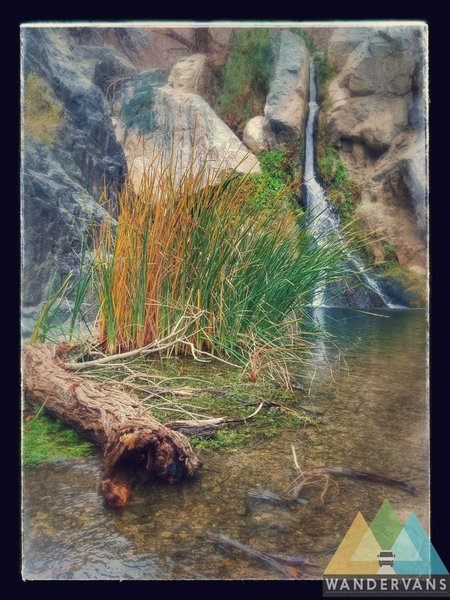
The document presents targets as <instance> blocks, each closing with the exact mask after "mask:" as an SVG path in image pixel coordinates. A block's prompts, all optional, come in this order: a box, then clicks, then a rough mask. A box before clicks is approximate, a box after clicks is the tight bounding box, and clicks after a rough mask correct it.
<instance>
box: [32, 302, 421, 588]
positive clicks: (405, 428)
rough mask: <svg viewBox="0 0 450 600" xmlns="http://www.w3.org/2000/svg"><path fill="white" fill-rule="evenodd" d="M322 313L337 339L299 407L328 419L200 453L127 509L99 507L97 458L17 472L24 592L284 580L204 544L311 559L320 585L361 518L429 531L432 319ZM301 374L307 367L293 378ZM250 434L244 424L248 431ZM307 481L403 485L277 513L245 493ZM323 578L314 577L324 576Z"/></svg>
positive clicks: (360, 488)
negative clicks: (229, 541)
mask: <svg viewBox="0 0 450 600" xmlns="http://www.w3.org/2000/svg"><path fill="white" fill-rule="evenodd" d="M371 312H373V314H367V312H362V311H358V310H352V309H316V311H315V317H316V318H317V319H318V320H319V321H320V322H321V324H322V325H323V326H324V327H325V329H326V330H327V331H328V332H329V333H330V334H331V335H332V336H333V337H332V338H331V340H332V343H327V344H323V345H322V346H320V345H319V346H318V347H317V350H316V352H315V357H314V361H313V363H312V365H311V366H309V367H307V368H306V367H301V368H302V369H304V370H305V369H306V371H304V373H303V375H304V380H305V381H306V382H307V384H306V385H305V389H304V391H302V392H299V403H301V404H302V405H305V404H310V405H311V406H314V407H316V409H317V410H318V412H321V413H323V422H322V423H320V424H318V425H317V426H313V427H311V426H309V427H299V428H298V429H296V430H290V431H287V432H285V433H284V434H280V435H279V436H277V437H275V438H271V439H269V440H263V441H260V442H257V443H253V444H252V445H251V446H250V447H246V448H244V449H240V450H237V451H235V452H224V451H206V450H202V451H201V459H202V461H203V463H204V465H203V467H202V469H201V470H200V472H199V473H198V474H197V475H196V477H195V478H194V479H193V480H190V481H187V482H185V483H183V484H181V485H178V486H175V487H167V486H165V485H163V484H158V483H153V484H150V485H147V486H142V487H140V488H138V489H137V490H136V493H135V495H134V497H133V499H132V500H131V502H130V504H129V505H128V506H127V507H125V508H124V509H120V510H110V509H107V508H105V507H104V505H103V502H102V498H101V495H100V494H99V489H98V486H99V481H100V466H101V457H100V455H91V456H89V457H87V458H86V459H84V460H77V461H61V462H56V463H55V462H53V463H45V464H41V465H40V466H37V467H33V468H27V469H25V470H24V473H23V556H24V558H23V575H24V577H26V578H28V579H282V578H283V577H284V576H283V575H282V574H281V573H279V572H278V571H276V570H274V569H273V567H271V566H270V565H268V564H266V563H264V562H261V561H259V560H257V559H255V558H252V557H250V556H248V555H247V554H245V553H242V552H240V551H238V550H233V549H231V548H227V547H225V546H218V545H215V544H213V543H211V542H210V541H208V538H207V536H206V532H208V531H211V532H215V533H221V534H224V535H226V536H228V537H230V538H233V539H235V540H238V541H239V542H241V543H244V544H247V545H249V546H252V547H253V548H256V549H259V550H262V551H266V552H271V553H274V554H282V555H299V554H301V555H306V556H307V557H308V558H310V560H312V561H314V562H316V563H317V564H318V565H319V566H320V569H319V570H318V571H315V573H316V574H317V573H319V575H318V576H320V573H321V569H322V570H323V569H324V568H325V567H326V565H327V563H328V562H329V560H330V558H331V556H332V555H333V553H334V551H335V549H336V548H337V546H338V545H339V543H340V541H341V540H342V537H343V536H344V534H345V533H346V531H347V529H348V528H349V526H350V525H351V523H352V521H353V519H354V518H355V516H356V514H357V512H358V511H361V512H362V513H363V515H364V517H365V518H366V520H368V521H370V520H371V519H372V518H373V517H374V516H375V514H376V512H377V510H378V508H379V507H380V505H381V503H382V502H383V500H384V499H385V498H387V499H388V500H389V501H390V503H391V504H392V506H393V508H394V509H395V511H396V512H397V514H398V515H399V517H400V518H401V520H402V521H403V522H404V521H406V518H407V517H408V515H409V514H410V513H411V512H413V511H414V512H415V513H416V515H417V516H418V518H419V520H420V521H421V522H422V524H423V526H424V528H425V530H426V531H427V532H428V531H429V422H428V399H427V373H426V331H427V322H426V315H425V313H424V311H421V310H395V311H381V310H380V311H371ZM299 369H300V367H299ZM248 426H249V427H250V426H251V425H250V424H249V425H248ZM292 445H294V446H295V448H296V451H297V456H298V459H299V462H300V466H301V467H302V468H310V467H313V466H321V465H335V466H344V467H350V468H352V469H355V470H360V471H372V472H375V473H378V474H381V475H385V476H387V477H391V478H394V479H401V480H403V481H405V482H407V483H410V484H413V485H415V486H417V487H418V488H419V494H418V495H417V496H413V495H410V494H408V493H407V492H405V491H403V490H401V489H397V488H393V487H391V486H386V485H380V484H378V483H373V482H369V481H361V480H354V479H345V478H339V479H336V484H332V485H331V486H330V488H329V490H328V493H327V495H326V497H325V501H324V503H321V501H320V493H321V489H319V488H313V487H311V488H309V489H305V491H304V492H303V493H302V495H303V497H304V498H305V499H306V500H307V501H308V503H307V504H296V505H293V506H290V507H289V506H283V505H277V504H272V503H268V502H263V501H260V500H256V499H252V498H250V497H249V496H248V492H249V491H253V490H255V489H266V490H271V491H274V492H281V491H283V489H284V488H285V487H286V486H287V485H288V484H289V483H290V482H291V481H292V480H293V478H294V477H295V469H294V465H293V460H292V449H291V447H292ZM316 576H317V575H316Z"/></svg>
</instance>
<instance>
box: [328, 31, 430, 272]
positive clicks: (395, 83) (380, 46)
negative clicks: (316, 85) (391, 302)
mask: <svg viewBox="0 0 450 600" xmlns="http://www.w3.org/2000/svg"><path fill="white" fill-rule="evenodd" d="M425 34H426V33H425V30H424V29H421V28H417V27H415V28H412V27H406V26H405V27H400V28H389V27H385V28H384V29H382V30H377V29H374V28H371V29H370V30H364V29H362V28H357V30H356V31H352V30H351V29H349V28H345V29H339V30H337V31H336V32H335V33H334V34H333V35H332V37H331V38H330V42H329V44H330V45H329V53H330V55H331V56H332V57H333V60H334V61H335V64H338V65H339V64H343V67H342V70H341V72H340V73H339V75H338V76H337V77H336V78H335V79H334V80H333V81H331V83H330V84H329V86H328V89H327V90H326V98H325V100H324V103H323V109H322V111H321V115H320V119H319V130H320V131H319V139H320V140H321V143H322V144H323V145H324V146H333V147H335V148H337V149H338V151H339V156H340V158H341V159H342V160H343V162H344V164H345V166H346V168H347V171H348V173H349V176H350V177H351V178H352V179H353V180H354V181H356V182H358V183H360V184H361V189H362V194H361V202H360V204H359V206H358V208H357V210H356V216H357V217H358V218H359V219H360V223H361V226H362V228H363V230H364V232H365V233H367V234H369V235H371V240H372V242H371V245H372V249H373V252H374V256H375V261H376V262H382V261H383V260H384V258H385V245H387V244H389V245H392V246H395V248H396V250H395V252H396V255H397V258H398V261H399V263H400V264H401V265H405V266H408V267H410V268H412V269H414V270H416V271H417V272H420V273H423V274H424V273H425V272H426V215H427V208H426V205H427V176H426V138H425V129H426V122H425V87H424V81H425V78H424V71H425V48H426V46H425V43H426V42H425V39H424V38H425ZM361 40H362V41H361ZM352 49H353V51H352ZM344 59H345V62H344Z"/></svg>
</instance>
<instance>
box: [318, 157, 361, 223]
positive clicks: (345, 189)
mask: <svg viewBox="0 0 450 600" xmlns="http://www.w3.org/2000/svg"><path fill="white" fill-rule="evenodd" d="M317 167H318V171H319V176H320V177H321V179H322V181H323V183H324V184H325V186H326V187H327V192H328V198H329V199H330V201H331V202H332V203H333V205H334V207H335V209H336V211H337V213H338V214H339V216H340V218H341V219H342V220H343V221H344V222H349V221H351V220H352V218H353V214H354V211H355V208H356V203H357V201H358V199H359V197H360V194H361V190H360V187H359V185H358V184H357V183H355V182H354V181H353V180H352V179H350V178H349V176H348V173H347V169H346V168H345V165H344V163H343V162H342V160H341V159H340V158H339V156H338V152H337V150H336V148H332V147H328V148H325V149H323V148H321V147H320V146H319V152H318V160H317Z"/></svg>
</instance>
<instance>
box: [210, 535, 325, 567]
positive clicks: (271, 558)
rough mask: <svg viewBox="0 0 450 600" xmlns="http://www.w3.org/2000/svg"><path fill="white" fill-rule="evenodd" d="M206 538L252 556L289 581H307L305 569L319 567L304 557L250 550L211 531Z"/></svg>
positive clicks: (244, 545)
mask: <svg viewBox="0 0 450 600" xmlns="http://www.w3.org/2000/svg"><path fill="white" fill-rule="evenodd" d="M206 536H207V537H208V539H209V540H210V541H212V542H216V543H218V544H227V545H228V546H232V547H233V548H237V549H238V550H241V552H245V553H246V554H250V556H254V557H255V558H258V559H259V560H262V561H264V562H265V563H267V564H269V565H270V566H271V567H273V568H274V569H276V570H277V571H279V572H280V573H282V574H283V575H286V576H287V577H288V578H289V579H307V578H306V577H305V576H304V571H305V567H306V568H307V567H318V566H319V565H317V564H316V563H312V562H310V561H309V560H308V559H307V558H306V557H304V556H279V555H277V554H270V553H269V552H264V551H261V550H256V549H255V548H251V547H250V546H247V545H246V544H242V543H241V542H238V541H237V540H233V539H232V538H229V537H226V536H225V535H223V534H221V533H212V532H211V531H207V532H206Z"/></svg>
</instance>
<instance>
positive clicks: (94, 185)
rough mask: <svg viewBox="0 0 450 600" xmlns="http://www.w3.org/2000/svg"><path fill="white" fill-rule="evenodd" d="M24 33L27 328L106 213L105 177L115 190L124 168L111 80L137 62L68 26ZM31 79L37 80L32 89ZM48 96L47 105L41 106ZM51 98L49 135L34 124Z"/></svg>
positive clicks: (24, 284)
mask: <svg viewBox="0 0 450 600" xmlns="http://www.w3.org/2000/svg"><path fill="white" fill-rule="evenodd" d="M22 35H23V56H24V60H23V82H24V90H25V94H26V95H27V106H26V107H25V113H24V144H23V148H24V151H23V160H22V200H23V201H22V207H23V222H22V227H23V270H22V273H23V279H22V303H23V309H24V315H25V320H24V330H25V331H26V330H27V325H28V326H29V327H31V326H32V322H33V320H34V319H35V317H36V314H37V312H38V310H39V308H38V305H39V303H40V302H41V301H42V300H43V299H44V298H45V296H46V294H47V291H48V290H47V286H48V284H49V282H50V281H53V285H54V287H56V288H57V287H58V286H59V284H60V283H61V281H62V280H63V278H64V277H65V276H66V275H67V273H68V272H69V271H70V270H71V269H76V267H77V263H78V259H77V256H76V253H77V252H79V250H80V247H81V240H82V238H83V237H87V236H88V226H89V224H91V223H95V222H99V221H100V220H101V219H103V218H107V217H108V215H107V213H106V212H105V210H104V209H103V208H102V207H101V206H100V205H99V204H98V199H99V197H100V194H101V192H102V190H103V187H104V184H105V182H106V183H107V184H108V186H109V189H110V191H111V193H113V191H114V189H115V188H117V187H118V186H119V185H120V184H121V182H122V180H123V178H124V176H125V175H126V171H127V168H126V162H125V156H124V153H123V149H122V147H121V146H120V144H119V143H118V142H117V140H116V136H115V133H114V128H113V125H112V121H111V118H110V116H109V113H108V105H107V101H106V98H105V94H104V91H105V89H106V86H107V85H108V82H109V81H111V80H113V79H114V78H116V77H117V78H120V77H124V76H129V75H130V74H131V73H133V72H134V68H133V67H132V65H130V64H129V63H128V62H127V61H126V60H125V59H124V58H123V57H121V56H119V55H118V54H117V53H115V52H114V51H113V50H107V49H105V48H93V47H91V48H84V47H81V46H76V45H74V44H73V43H71V41H70V36H69V34H68V32H67V31H65V30H63V29H47V28H46V29H41V28H36V29H25V30H23V31H22ZM30 76H31V79H30ZM32 81H36V82H38V84H37V85H34V88H31V87H30V86H31V83H30V82H32ZM44 95H45V96H46V103H47V107H44V108H42V105H43V97H44ZM51 103H53V104H54V106H58V107H60V109H58V110H59V111H60V113H59V114H60V124H59V127H57V128H56V126H55V128H54V135H52V136H51V138H49V137H48V136H44V135H43V130H42V127H41V128H39V127H33V126H32V125H33V120H35V121H36V122H37V123H39V120H42V116H43V115H44V116H45V110H47V109H48V105H50V104H51ZM30 105H33V106H35V107H36V109H35V110H36V113H35V114H30ZM49 114H50V115H51V114H52V113H51V112H50V113H49ZM53 118H54V117H53ZM52 125H55V123H53V124H52ZM27 318H28V319H29V321H27V320H26V319H27Z"/></svg>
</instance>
